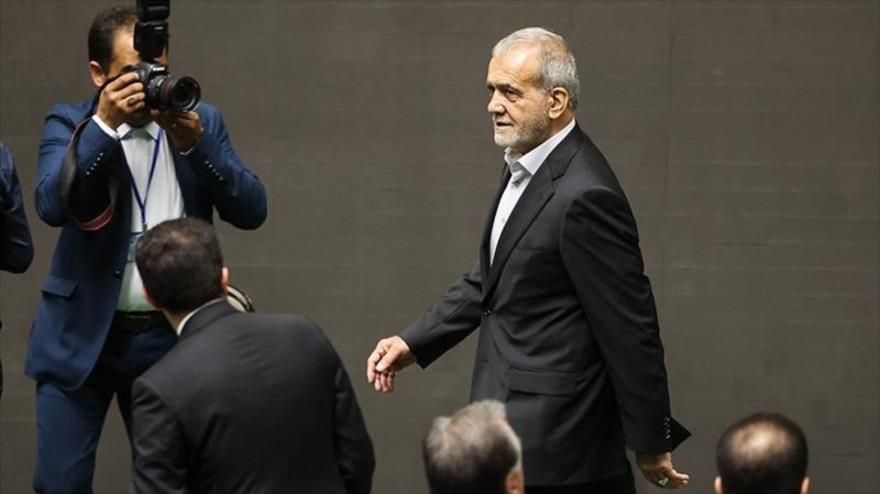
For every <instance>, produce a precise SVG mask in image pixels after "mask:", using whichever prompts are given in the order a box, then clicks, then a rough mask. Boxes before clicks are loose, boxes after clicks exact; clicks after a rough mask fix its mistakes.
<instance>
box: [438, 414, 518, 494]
mask: <svg viewBox="0 0 880 494" xmlns="http://www.w3.org/2000/svg"><path fill="white" fill-rule="evenodd" d="M423 452H424V460H425V471H426V473H427V476H428V485H429V487H430V489H431V494H503V493H504V492H505V484H506V480H507V476H508V475H509V474H510V473H511V472H512V471H514V469H516V468H522V451H521V446H520V442H519V438H518V437H517V436H516V434H515V433H514V432H513V429H511V428H510V425H509V424H508V423H507V419H506V418H505V412H504V405H502V404H501V403H500V402H497V401H489V400H487V401H480V402H476V403H473V404H471V405H469V406H467V407H465V408H462V409H461V410H459V411H458V412H456V413H455V415H453V416H452V417H438V418H436V419H434V423H433V425H432V426H431V430H430V431H429V432H428V435H427V436H426V437H425V440H424V442H423Z"/></svg>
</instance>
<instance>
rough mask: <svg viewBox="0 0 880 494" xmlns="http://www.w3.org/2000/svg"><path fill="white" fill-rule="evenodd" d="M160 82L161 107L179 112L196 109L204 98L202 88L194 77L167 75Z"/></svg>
mask: <svg viewBox="0 0 880 494" xmlns="http://www.w3.org/2000/svg"><path fill="white" fill-rule="evenodd" d="M163 79H164V80H162V81H161V82H159V84H158V85H159V98H158V99H159V101H158V103H159V105H158V106H159V107H160V108H162V109H169V110H174V111H179V112H187V111H192V110H194V109H195V108H196V107H197V106H198V105H199V101H201V99H202V88H201V87H200V86H199V83H198V82H196V80H195V79H193V78H192V77H186V76H185V77H181V78H180V79H175V78H173V77H165V78H163Z"/></svg>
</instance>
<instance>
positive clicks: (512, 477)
mask: <svg viewBox="0 0 880 494" xmlns="http://www.w3.org/2000/svg"><path fill="white" fill-rule="evenodd" d="M504 487H505V488H506V489H507V490H506V492H507V494H524V493H525V491H526V481H525V477H523V471H522V467H517V468H515V469H514V470H513V471H512V472H510V473H509V474H507V480H506V481H505V482H504Z"/></svg>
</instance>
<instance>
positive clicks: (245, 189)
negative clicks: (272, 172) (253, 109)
mask: <svg viewBox="0 0 880 494" xmlns="http://www.w3.org/2000/svg"><path fill="white" fill-rule="evenodd" d="M198 112H199V115H200V116H201V119H202V123H203V125H204V126H205V132H204V133H203V134H202V138H201V139H200V140H199V142H198V144H196V146H195V148H193V149H192V151H190V152H189V153H188V154H187V155H186V156H185V159H186V160H187V162H188V163H189V165H190V167H192V170H193V172H194V173H195V175H196V177H197V178H198V179H199V181H200V182H201V183H202V184H203V185H205V186H206V187H207V188H208V190H209V191H210V194H211V200H212V202H213V204H214V207H215V208H216V209H217V212H218V213H219V215H220V218H221V219H223V220H224V221H227V222H229V223H231V224H232V225H234V226H236V227H238V228H244V229H253V228H257V227H258V226H260V225H261V224H263V222H264V221H265V220H266V215H267V204H266V203H267V201H266V189H265V187H264V186H263V184H262V183H261V182H260V179H258V178H257V176H256V175H254V174H253V172H251V171H250V170H249V169H248V168H247V167H246V166H245V165H244V163H243V162H242V161H241V158H239V157H238V154H237V153H236V152H235V149H233V147H232V141H231V140H230V138H229V133H228V132H227V131H226V125H225V124H224V123H223V117H222V116H221V115H220V112H219V111H217V110H216V109H215V108H214V107H212V106H210V105H206V104H202V105H201V106H200V107H199V109H198Z"/></svg>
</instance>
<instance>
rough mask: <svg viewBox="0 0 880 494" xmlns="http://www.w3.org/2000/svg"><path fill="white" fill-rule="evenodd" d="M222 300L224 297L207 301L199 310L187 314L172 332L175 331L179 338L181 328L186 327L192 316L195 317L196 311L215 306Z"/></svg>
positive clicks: (181, 331)
mask: <svg viewBox="0 0 880 494" xmlns="http://www.w3.org/2000/svg"><path fill="white" fill-rule="evenodd" d="M223 300H225V298H224V297H219V298H215V299H214V300H210V301H208V302H206V303H204V304H202V305H201V306H200V307H199V308H197V309H196V310H194V311H192V312H190V313H189V314H187V315H186V317H184V318H183V319H181V320H180V324H178V325H177V327H176V328H174V330H175V331H177V336H180V334H181V333H183V328H184V327H186V323H188V322H189V320H190V319H192V317H193V316H194V315H196V313H197V312H198V311H200V310H202V309H204V308H205V307H207V306H209V305H214V304H216V303H217V302H222V301H223Z"/></svg>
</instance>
